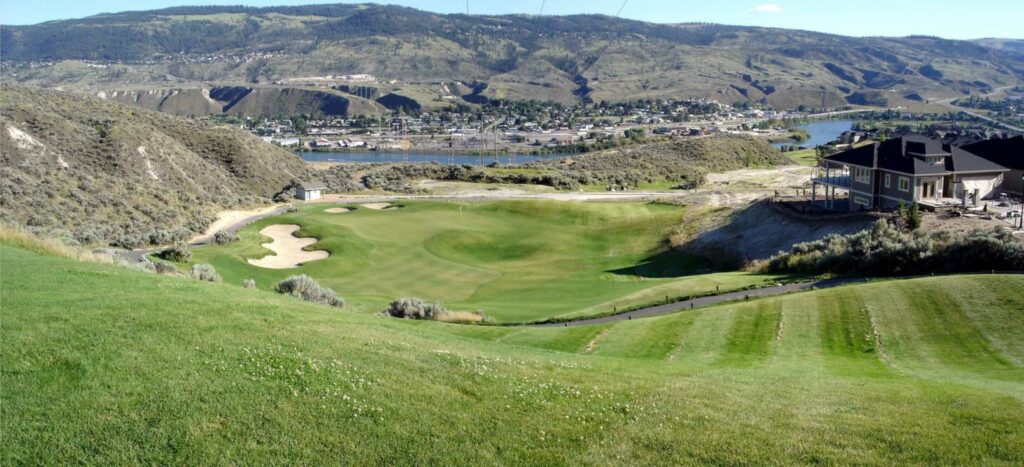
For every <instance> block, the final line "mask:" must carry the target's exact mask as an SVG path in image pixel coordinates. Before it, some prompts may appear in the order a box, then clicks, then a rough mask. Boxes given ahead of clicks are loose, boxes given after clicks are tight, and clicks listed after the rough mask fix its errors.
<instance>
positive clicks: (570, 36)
mask: <svg viewBox="0 0 1024 467" xmlns="http://www.w3.org/2000/svg"><path fill="white" fill-rule="evenodd" d="M0 36H2V37H0V55H2V56H3V57H4V58H5V60H7V62H8V63H9V64H16V63H17V62H19V61H26V60H29V61H31V60H35V61H53V62H56V63H54V64H51V65H49V68H47V67H46V66H43V67H41V68H40V69H35V70H23V69H17V70H15V73H14V76H12V78H13V79H14V80H15V81H18V82H21V83H24V84H33V85H41V86H71V87H84V88H87V89H90V90H102V89H110V88H113V87H118V86H126V85H127V86H134V87H138V88H140V89H144V88H145V87H146V86H156V85H162V86H168V85H174V86H185V85H188V86H196V85H199V84H202V83H206V84H208V85H212V84H210V83H239V82H242V83H249V84H251V85H254V86H259V85H268V84H273V83H275V82H279V81H282V80H288V79H295V78H301V77H322V76H330V75H334V76H338V75H348V74H368V75H373V76H374V77H375V78H376V79H377V80H378V82H384V83H387V82H392V81H397V82H399V84H398V85H396V86H400V85H402V84H405V85H413V84H423V85H428V84H430V83H443V82H452V81H460V82H465V83H483V84H486V85H487V86H486V89H485V90H484V91H483V92H482V93H481V94H480V96H482V97H484V98H488V99H511V100H527V99H540V100H552V101H559V102H563V103H572V102H580V101H583V102H586V101H598V100H607V101H624V100H635V99H647V98H678V97H705V98H714V99H717V100H719V101H721V102H726V103H732V102H735V101H749V102H762V103H765V104H767V105H770V106H775V107H784V108H795V107H797V106H800V105H805V106H814V107H837V106H841V105H849V104H862V103H865V102H867V103H874V104H885V105H900V104H906V103H908V102H910V101H914V100H916V99H908V98H905V97H904V96H923V97H924V98H938V97H950V96H957V95H964V94H969V93H979V92H985V91H987V90H990V89H993V88H996V87H1000V86H1007V85H1015V84H1018V83H1021V82H1024V51H1022V50H1018V49H1016V48H1014V47H1009V46H1001V47H994V46H989V45H986V44H994V43H998V44H1011V43H1012V41H997V42H991V41H989V42H981V43H979V42H972V41H958V40H951V39H941V38H936V37H929V36H907V37H903V38H891V37H881V38H877V37H848V36H840V35H835V34H827V33H818V32H811V31H799V30H785V29H775V28H764V27H756V26H728V25H717V24H708V23H678V24H657V23H645V22H641V21H634V20H626V19H618V18H614V17H610V16H605V15H573V16H532V15H504V16H472V15H471V16H467V15H461V14H450V15H440V14H434V13H429V12H424V11H420V10H416V9H412V8H407V7H397V6H381V5H372V4H360V5H348V4H340V5H314V6H294V7H266V8H251V7H201V8H196V7H175V8H171V9H164V10H154V11H142V12H125V13H114V14H106V15H99V16H93V17H89V18H85V19H82V20H66V21H57V22H49V23H42V24H39V25H32V26H10V27H5V28H3V30H2V31H0ZM76 60H77V61H81V60H92V61H106V62H109V63H111V65H110V66H108V67H107V68H101V67H95V66H82V67H78V68H75V67H73V66H71V65H68V64H67V63H64V65H61V63H62V61H76ZM118 61H121V62H132V63H131V65H127V64H117V63H116V62H118ZM428 94H435V96H434V97H437V96H436V94H440V91H436V90H434V89H433V88H431V89H430V91H429V92H428ZM399 95H401V94H400V93H399ZM474 98H477V99H478V98H479V97H476V96H475V97H474ZM420 101H421V104H422V103H423V102H422V101H423V98H420Z"/></svg>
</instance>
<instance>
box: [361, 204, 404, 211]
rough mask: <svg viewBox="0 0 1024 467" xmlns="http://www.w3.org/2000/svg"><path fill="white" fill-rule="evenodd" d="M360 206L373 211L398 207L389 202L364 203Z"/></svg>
mask: <svg viewBox="0 0 1024 467" xmlns="http://www.w3.org/2000/svg"><path fill="white" fill-rule="evenodd" d="M362 206H363V207H364V208H366V209H373V210H375V211H387V210H389V209H398V208H399V207H400V206H395V205H393V204H391V203H366V204H363V205H362Z"/></svg>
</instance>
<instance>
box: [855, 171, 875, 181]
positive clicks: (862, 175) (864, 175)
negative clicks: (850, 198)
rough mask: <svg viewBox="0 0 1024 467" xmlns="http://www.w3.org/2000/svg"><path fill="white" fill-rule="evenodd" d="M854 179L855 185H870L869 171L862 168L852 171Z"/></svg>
mask: <svg viewBox="0 0 1024 467" xmlns="http://www.w3.org/2000/svg"><path fill="white" fill-rule="evenodd" d="M854 179H856V180H857V183H871V171H870V170H868V169H865V168H863V167H857V168H856V169H855V170H854Z"/></svg>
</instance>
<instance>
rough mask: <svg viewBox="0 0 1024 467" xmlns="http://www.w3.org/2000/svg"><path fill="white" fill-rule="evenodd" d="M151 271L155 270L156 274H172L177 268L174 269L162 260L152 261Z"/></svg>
mask: <svg viewBox="0 0 1024 467" xmlns="http://www.w3.org/2000/svg"><path fill="white" fill-rule="evenodd" d="M153 271H155V272H156V273H157V274H174V273H177V272H178V270H177V269H175V268H174V266H173V265H170V264H167V263H164V262H154V263H153Z"/></svg>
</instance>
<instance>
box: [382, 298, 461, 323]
mask: <svg viewBox="0 0 1024 467" xmlns="http://www.w3.org/2000/svg"><path fill="white" fill-rule="evenodd" d="M447 313H448V310H447V309H445V307H444V306H443V305H441V304H440V303H426V302H424V301H423V300H420V299H418V298H400V299H398V300H395V301H393V302H391V304H389V305H388V308H387V309H386V310H384V315H386V316H390V317H392V318H403V319H437V318H440V317H441V315H444V314H447Z"/></svg>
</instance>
